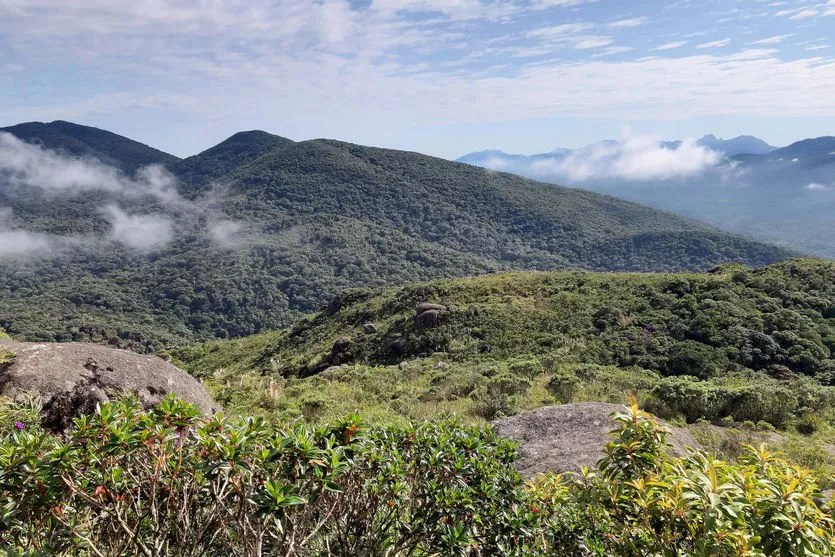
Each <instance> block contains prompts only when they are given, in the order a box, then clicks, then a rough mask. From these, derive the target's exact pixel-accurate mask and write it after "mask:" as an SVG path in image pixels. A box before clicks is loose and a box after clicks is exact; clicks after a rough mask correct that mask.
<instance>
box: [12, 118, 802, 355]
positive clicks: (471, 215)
mask: <svg viewBox="0 0 835 557" xmlns="http://www.w3.org/2000/svg"><path fill="white" fill-rule="evenodd" d="M3 132H6V133H3ZM148 165H151V166H148ZM0 217H1V218H0V327H2V328H5V329H7V330H8V331H9V332H11V333H12V334H16V335H19V336H21V337H23V338H27V339H32V340H61V341H66V340H85V341H86V340H91V341H97V342H109V343H112V344H115V345H118V346H125V347H130V348H134V349H138V350H154V349H158V348H160V347H162V346H170V345H172V344H182V343H189V342H194V341H198V340H203V339H208V338H213V337H238V336H242V335H246V334H251V333H256V332H259V331H263V330H270V329H276V328H280V327H282V326H285V325H287V324H288V323H290V322H292V321H293V319H295V318H296V317H297V316H298V315H300V314H301V313H302V312H309V311H312V310H316V309H318V308H320V307H321V306H322V305H323V304H324V303H326V302H327V301H328V300H330V299H331V298H332V297H333V296H334V295H335V294H336V293H338V292H339V291H341V290H343V289H344V288H347V287H357V286H369V287H378V286H385V285H395V284H405V283H410V282H415V281H422V280H428V279H433V278H441V277H458V276H468V275H475V274H483V273H489V272H493V271H501V270H511V269H542V270H544V269H558V268H577V269H579V268H584V269H596V270H625V271H637V270H653V271H667V270H679V269H704V268H707V267H710V266H712V265H715V264H719V263H723V262H728V261H736V262H741V263H744V264H748V265H763V264H768V263H771V262H774V261H778V260H781V259H785V258H787V257H789V256H791V255H792V254H793V252H790V251H788V250H785V249H781V248H778V247H775V246H773V245H769V244H764V243H761V242H757V241H753V240H750V239H746V238H743V237H740V236H736V235H733V234H729V233H726V232H723V231H720V230H718V229H716V228H713V227H711V226H709V225H706V224H703V223H700V222H697V221H694V220H691V219H689V218H685V217H680V216H678V215H674V214H671V213H667V212H662V211H658V210H656V209H651V208H649V207H646V206H642V205H638V204H634V203H630V202H627V201H622V200H620V199H616V198H613V197H609V196H606V195H601V194H598V193H592V192H589V191H583V190H577V189H570V188H563V187H559V186H554V185H551V184H545V183H541V182H535V181H531V180H528V179H525V178H521V177H518V176H514V175H512V174H507V173H496V172H490V171H485V170H484V169H481V168H476V167H473V166H469V165H464V164H458V163H454V162H450V161H446V160H442V159H438V158H433V157H428V156H424V155H420V154H417V153H409V152H403V151H394V150H389V149H379V148H374V147H365V146H361V145H354V144H350V143H344V142H340V141H334V140H326V139H318V140H311V141H303V142H294V141H291V140H289V139H286V138H283V137H279V136H275V135H271V134H268V133H265V132H262V131H249V132H242V133H238V134H235V135H233V136H232V137H230V138H229V139H227V140H226V141H224V142H222V143H220V144H219V145H217V146H215V147H212V148H211V149H208V150H206V151H204V152H203V153H200V154H198V155H195V156H193V157H188V158H186V159H179V158H177V157H174V156H172V155H168V154H166V153H163V152H161V151H158V150H156V149H153V148H151V147H148V146H146V145H143V144H141V143H138V142H135V141H132V140H130V139H127V138H124V137H121V136H118V135H115V134H112V133H110V132H107V131H104V130H99V129H96V128H90V127H85V126H79V125H76V124H72V123H68V122H53V123H49V124H41V123H29V124H21V125H18V126H13V127H10V128H5V129H3V130H0Z"/></svg>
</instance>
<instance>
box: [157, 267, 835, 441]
mask: <svg viewBox="0 0 835 557" xmlns="http://www.w3.org/2000/svg"><path fill="white" fill-rule="evenodd" d="M743 274H744V276H740V267H736V266H731V267H727V268H719V269H715V270H713V271H712V272H710V273H704V274H694V273H680V274H652V275H641V274H612V273H610V274H597V273H581V272H549V273H511V274H500V275H491V276H485V277H478V278H471V279H463V280H444V281H436V282H433V283H429V284H421V285H416V286H408V287H403V288H397V289H390V290H383V291H369V290H362V291H348V292H346V293H345V294H343V295H341V296H339V297H337V298H335V299H334V300H333V302H332V303H331V304H330V306H329V307H328V309H326V310H324V311H322V312H321V313H319V314H317V315H314V316H310V317H308V318H305V319H303V320H300V321H298V322H297V323H296V325H295V326H294V327H293V328H291V329H287V330H284V331H278V332H274V333H267V334H263V335H257V336H253V337H248V338H243V339H235V340H230V341H222V342H212V343H208V344H205V345H201V346H195V347H189V348H183V349H178V350H173V351H171V352H170V353H169V355H170V356H171V357H172V360H173V361H174V363H176V364H177V365H179V366H181V367H183V369H186V370H187V371H189V372H190V373H192V374H193V375H195V376H197V377H199V378H201V379H203V380H204V381H205V382H206V383H207V385H208V387H209V388H210V389H211V390H212V391H213V393H214V394H215V395H216V396H217V398H218V399H219V400H220V401H221V402H222V403H223V404H225V405H227V407H230V408H234V409H236V410H237V411H240V412H244V413H251V412H259V413H262V414H264V415H274V416H277V417H278V418H280V419H284V418H290V417H300V416H303V417H305V418H306V419H308V420H310V421H311V422H314V423H315V422H317V421H319V420H325V421H326V420H330V419H335V418H337V417H339V416H340V415H344V414H345V413H347V412H351V411H353V410H356V409H360V410H362V412H363V414H364V415H366V416H369V419H372V418H371V417H372V416H373V419H380V420H381V421H391V420H396V419H398V418H401V417H406V418H412V419H421V418H424V417H426V416H428V415H432V414H433V413H437V412H439V411H454V412H457V413H459V414H462V415H464V416H467V417H468V418H469V419H471V420H476V421H477V420H480V419H485V418H486V419H490V418H491V417H492V416H498V415H500V414H507V413H509V412H513V411H517V410H519V409H523V408H524V409H531V408H536V407H538V406H542V405H545V404H551V403H553V402H554V401H559V402H568V401H575V402H582V401H604V402H615V403H620V402H624V401H625V400H626V399H627V395H628V394H629V393H632V394H634V395H635V396H636V397H637V398H638V399H639V400H640V401H641V402H642V403H643V404H644V405H645V406H647V408H648V409H651V410H652V411H653V412H654V413H656V414H657V415H659V416H661V417H664V418H668V419H675V418H677V417H679V416H682V417H683V418H684V419H685V420H686V421H688V422H691V423H692V422H695V421H697V420H699V419H707V420H712V421H719V420H722V419H723V418H725V417H729V416H730V417H731V419H733V420H735V421H737V422H744V421H752V422H754V423H757V422H764V423H766V422H767V423H769V424H772V425H774V426H777V427H784V426H786V425H788V424H789V422H790V421H791V420H793V419H794V418H795V417H796V416H800V415H803V414H805V413H809V412H812V413H816V414H818V415H820V416H822V417H823V419H824V421H829V420H830V419H831V416H832V414H828V413H827V412H828V411H829V410H830V409H835V388H833V387H832V386H830V383H832V380H831V377H832V370H833V369H835V368H833V367H832V366H833V365H835V360H834V359H833V349H835V313H832V310H831V307H833V304H835V265H833V263H831V262H825V261H817V260H793V261H790V262H786V263H781V264H777V265H773V266H770V267H765V268H760V269H749V270H746V271H745V272H744V273H743ZM423 302H434V303H440V304H443V305H445V306H447V307H448V311H446V312H445V317H444V319H443V320H442V321H441V322H440V323H439V326H438V327H437V328H434V329H429V330H421V331H419V330H417V329H416V328H415V327H414V316H415V307H416V306H417V305H418V304H420V303H423ZM367 323H374V330H373V332H367V331H366V329H365V327H364V326H365V325H366V324H367ZM340 339H349V340H350V348H349V349H348V350H347V351H346V352H344V353H343V354H342V356H341V357H340V362H339V363H340V366H339V368H335V369H331V370H329V371H328V372H326V373H321V374H317V373H316V370H317V369H318V368H319V366H320V365H321V364H322V362H323V361H324V360H326V359H327V357H328V354H330V353H331V351H332V348H333V346H334V344H335V343H336V342H337V341H338V340H340ZM393 346H397V347H398V350H394V349H393ZM325 367H327V364H326V366H325ZM311 375H314V377H310V376H311ZM499 375H502V376H503V377H504V379H503V380H502V381H499V380H497V379H496V378H497V377H498V376H499ZM488 383H489V386H488ZM270 385H273V386H274V387H272V388H273V392H275V385H282V386H283V387H284V390H283V391H282V392H281V394H280V396H278V395H277V396H275V397H270V398H264V396H263V395H262V394H259V393H263V392H264V391H266V390H269V389H270ZM311 393H315V394H316V396H320V397H325V398H327V400H328V402H327V404H324V405H323V408H322V409H321V411H320V412H319V413H318V414H317V415H316V416H312V415H308V414H310V413H309V412H304V411H302V409H301V408H299V402H300V400H301V399H300V398H299V397H303V396H310V394H311ZM808 419H811V418H808ZM801 427H803V426H802V425H801Z"/></svg>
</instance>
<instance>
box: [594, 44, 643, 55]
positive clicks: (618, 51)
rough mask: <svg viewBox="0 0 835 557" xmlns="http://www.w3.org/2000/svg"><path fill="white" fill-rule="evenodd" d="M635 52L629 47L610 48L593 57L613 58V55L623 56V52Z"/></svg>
mask: <svg viewBox="0 0 835 557" xmlns="http://www.w3.org/2000/svg"><path fill="white" fill-rule="evenodd" d="M633 50H635V49H634V48H632V47H631V46H610V47H608V48H604V49H603V51H602V52H599V53H597V54H595V56H613V55H615V54H623V53H625V52H632V51H633Z"/></svg>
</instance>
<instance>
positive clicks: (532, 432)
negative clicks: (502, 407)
mask: <svg viewBox="0 0 835 557" xmlns="http://www.w3.org/2000/svg"><path fill="white" fill-rule="evenodd" d="M621 410H623V406H621V405H618V404H604V403H599V402H590V403H578V404H563V405H560V406H545V407H543V408H539V409H537V410H533V411H531V412H523V413H521V414H517V415H515V416H511V417H509V418H504V419H501V420H497V421H495V422H493V426H494V427H495V429H496V433H498V434H499V435H501V436H502V437H506V438H508V439H512V440H514V441H517V442H518V443H519V453H520V459H519V460H518V461H517V463H516V466H517V468H518V469H519V472H521V474H522V475H523V476H524V477H526V478H530V477H532V476H535V475H536V474H539V473H543V472H555V473H563V472H577V471H579V470H580V469H581V468H583V467H589V468H593V467H594V466H595V465H596V464H597V462H598V461H599V460H600V459H601V458H603V452H604V449H605V447H606V444H607V443H608V442H609V441H611V439H612V438H611V436H610V435H609V432H610V431H611V430H613V429H614V428H615V422H614V420H612V418H611V415H612V413H614V412H618V411H621ZM659 422H660V423H662V425H664V426H665V427H667V429H669V430H670V435H668V436H667V441H668V442H670V443H671V444H672V449H671V452H672V453H673V454H676V455H679V456H683V455H684V454H686V452H687V451H686V447H697V443H696V441H695V440H694V439H693V438H692V437H691V436H690V434H688V433H687V432H685V431H684V430H683V429H681V428H676V427H672V426H670V425H669V424H667V423H666V422H664V421H663V420H659Z"/></svg>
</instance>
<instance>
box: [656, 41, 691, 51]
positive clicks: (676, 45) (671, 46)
mask: <svg viewBox="0 0 835 557" xmlns="http://www.w3.org/2000/svg"><path fill="white" fill-rule="evenodd" d="M686 44H687V41H673V42H671V43H664V44H662V45H661V46H657V47H655V48H653V50H673V49H676V48H681V47H683V46H684V45H686Z"/></svg>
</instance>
